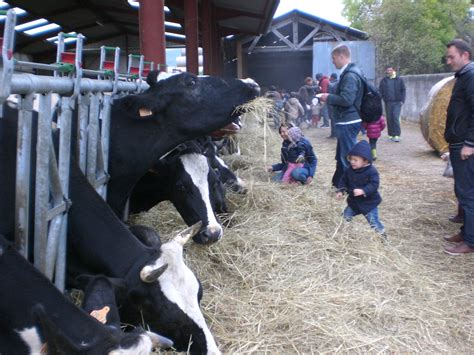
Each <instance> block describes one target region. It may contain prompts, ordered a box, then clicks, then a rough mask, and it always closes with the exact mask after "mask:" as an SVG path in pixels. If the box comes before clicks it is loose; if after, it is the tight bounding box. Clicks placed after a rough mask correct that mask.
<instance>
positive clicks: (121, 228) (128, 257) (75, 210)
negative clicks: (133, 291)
mask: <svg viewBox="0 0 474 355" xmlns="http://www.w3.org/2000/svg"><path fill="white" fill-rule="evenodd" d="M69 192H70V198H71V200H72V201H73V204H72V207H71V210H70V212H69V223H70V224H71V228H72V230H74V235H72V236H71V243H72V244H73V247H74V250H75V252H77V253H78V254H79V255H78V256H79V258H80V260H81V261H82V262H83V263H84V264H86V265H88V266H89V267H92V268H94V269H97V270H102V271H103V272H104V273H106V274H107V275H108V276H113V277H124V276H125V275H126V274H127V273H128V271H129V270H130V269H131V268H132V267H133V266H134V265H135V264H136V261H137V260H139V259H140V260H143V261H144V262H143V263H145V262H146V261H148V259H151V258H152V256H153V254H154V253H155V251H154V250H152V249H150V248H147V247H145V246H144V245H143V244H141V243H140V242H139V241H138V240H137V239H136V238H135V237H134V236H133V235H132V234H131V232H130V231H129V230H128V229H127V228H126V227H125V225H124V224H123V223H122V222H121V221H120V220H119V219H118V217H117V216H116V215H115V214H114V212H113V211H112V209H111V208H110V206H108V205H107V203H106V202H105V201H104V200H103V199H102V198H101V197H100V196H99V195H98V194H97V193H96V191H95V190H94V189H93V188H92V186H91V185H90V184H89V183H88V182H87V180H86V179H85V177H84V175H82V174H81V172H80V170H79V168H78V167H77V166H76V164H73V165H72V168H71V184H70V191H69ZM75 206H81V208H80V209H79V207H75Z"/></svg>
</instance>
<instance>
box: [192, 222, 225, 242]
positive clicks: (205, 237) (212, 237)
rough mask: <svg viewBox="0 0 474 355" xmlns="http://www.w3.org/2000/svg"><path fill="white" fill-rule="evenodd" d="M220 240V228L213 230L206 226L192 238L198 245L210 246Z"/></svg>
mask: <svg viewBox="0 0 474 355" xmlns="http://www.w3.org/2000/svg"><path fill="white" fill-rule="evenodd" d="M221 238H222V228H213V227H209V226H207V227H206V228H203V229H202V230H201V231H200V232H199V233H198V234H196V235H195V236H194V237H193V240H194V241H195V242H196V243H198V244H212V243H215V242H217V241H218V240H219V239H221Z"/></svg>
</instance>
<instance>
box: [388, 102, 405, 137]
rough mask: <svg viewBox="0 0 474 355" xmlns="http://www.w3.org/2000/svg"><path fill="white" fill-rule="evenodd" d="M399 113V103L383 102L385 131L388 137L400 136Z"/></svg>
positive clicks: (400, 106) (400, 110)
mask: <svg viewBox="0 0 474 355" xmlns="http://www.w3.org/2000/svg"><path fill="white" fill-rule="evenodd" d="M400 112H402V102H401V101H387V102H385V114H386V116H387V131H388V135H389V136H392V137H393V136H400V135H401V133H402V131H401V128H400Z"/></svg>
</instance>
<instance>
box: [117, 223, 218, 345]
mask: <svg viewBox="0 0 474 355" xmlns="http://www.w3.org/2000/svg"><path fill="white" fill-rule="evenodd" d="M200 228H201V223H197V224H196V225H193V226H191V227H189V228H187V229H185V230H184V231H182V232H181V233H179V234H178V235H177V236H175V237H174V238H173V239H172V240H170V241H169V242H167V243H163V244H161V243H160V242H159V236H158V235H157V234H156V233H154V232H153V230H152V229H150V228H148V231H146V230H147V228H145V231H146V232H145V233H143V230H144V228H143V227H142V228H141V231H138V232H137V230H134V232H135V233H137V234H136V236H137V237H138V238H139V239H140V240H141V241H142V242H145V243H147V244H148V245H147V246H148V247H151V248H156V246H159V250H157V251H158V252H159V257H158V258H157V259H155V260H153V261H152V262H150V263H148V264H147V265H145V266H144V267H141V269H139V270H135V271H131V273H133V275H134V276H132V279H131V280H130V281H131V282H133V283H134V286H133V287H131V288H130V291H129V294H128V299H127V302H126V304H124V306H123V307H122V308H121V309H120V312H121V319H122V321H124V322H127V323H132V324H138V323H141V322H144V323H145V324H146V326H148V327H150V329H151V330H152V331H155V332H158V333H160V334H162V335H164V336H166V337H167V338H169V339H171V340H172V341H173V343H174V347H175V349H176V350H178V351H186V350H188V349H189V350H190V352H191V353H207V354H219V353H220V352H219V350H218V348H217V345H216V343H215V341H214V338H213V336H212V334H211V332H210V331H209V328H208V327H207V324H206V321H205V319H204V316H203V314H202V312H201V310H200V307H199V301H200V299H201V297H202V288H201V285H200V283H199V281H198V279H197V278H196V276H195V275H194V274H193V272H192V271H191V270H190V269H189V268H188V267H187V266H186V265H185V264H184V261H183V246H184V244H185V243H186V242H187V241H188V240H189V239H190V238H191V237H192V236H193V235H194V234H195V233H197V232H198V231H199V229H200ZM143 234H146V235H147V237H146V238H143V237H142V236H143ZM151 235H154V236H155V239H156V240H157V241H153V238H151V237H150V236H151ZM136 271H138V272H136ZM138 278H139V279H138ZM133 279H135V281H133Z"/></svg>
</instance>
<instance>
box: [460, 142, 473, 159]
mask: <svg viewBox="0 0 474 355" xmlns="http://www.w3.org/2000/svg"><path fill="white" fill-rule="evenodd" d="M473 154H474V148H473V147H468V146H466V145H464V146H463V147H462V149H461V160H466V159H469V157H470V156H471V155H473Z"/></svg>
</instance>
